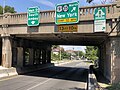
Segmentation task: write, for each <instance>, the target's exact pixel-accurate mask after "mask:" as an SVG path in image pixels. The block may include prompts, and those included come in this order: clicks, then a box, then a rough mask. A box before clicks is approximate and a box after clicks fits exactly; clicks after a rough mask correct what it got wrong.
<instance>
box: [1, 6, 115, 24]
mask: <svg viewBox="0 0 120 90" xmlns="http://www.w3.org/2000/svg"><path fill="white" fill-rule="evenodd" d="M98 7H105V8H106V13H107V14H110V15H111V14H114V13H116V10H117V8H116V4H108V5H96V6H88V7H81V8H80V10H79V15H80V20H93V13H94V9H95V8H98ZM40 17H41V18H40V22H41V23H51V22H53V23H54V22H55V11H54V10H51V11H41V12H40ZM2 19H3V18H2V16H0V21H2ZM8 19H9V20H8V24H26V23H27V13H17V14H11V15H10V17H9V18H8ZM0 24H2V22H0Z"/></svg>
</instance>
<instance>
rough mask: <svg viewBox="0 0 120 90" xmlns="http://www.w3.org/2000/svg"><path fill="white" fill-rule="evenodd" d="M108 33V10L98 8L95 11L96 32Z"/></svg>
mask: <svg viewBox="0 0 120 90" xmlns="http://www.w3.org/2000/svg"><path fill="white" fill-rule="evenodd" d="M104 31H106V9H105V8H104V7H102V8H96V9H95V10H94V32H104Z"/></svg>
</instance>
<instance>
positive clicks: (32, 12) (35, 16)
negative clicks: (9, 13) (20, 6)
mask: <svg viewBox="0 0 120 90" xmlns="http://www.w3.org/2000/svg"><path fill="white" fill-rule="evenodd" d="M39 18H40V12H39V8H38V7H30V8H28V13H27V19H28V20H27V25H28V26H38V25H39Z"/></svg>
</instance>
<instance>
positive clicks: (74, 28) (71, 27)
mask: <svg viewBox="0 0 120 90" xmlns="http://www.w3.org/2000/svg"><path fill="white" fill-rule="evenodd" d="M77 31H78V26H77V25H58V32H77Z"/></svg>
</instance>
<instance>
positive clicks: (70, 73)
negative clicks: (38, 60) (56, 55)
mask: <svg viewBox="0 0 120 90" xmlns="http://www.w3.org/2000/svg"><path fill="white" fill-rule="evenodd" d="M24 75H27V76H35V77H46V78H54V79H62V80H69V81H77V82H86V80H87V75H88V69H86V68H74V67H62V66H54V67H50V68H47V69H43V70H39V71H35V72H32V73H26V74H24ZM73 90H81V89H73Z"/></svg>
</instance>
